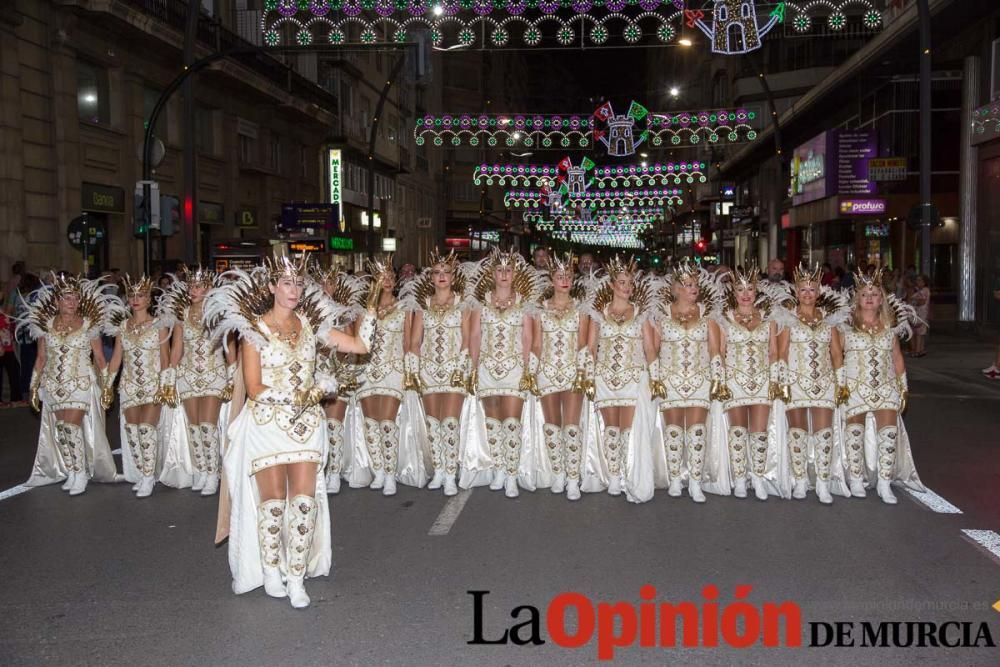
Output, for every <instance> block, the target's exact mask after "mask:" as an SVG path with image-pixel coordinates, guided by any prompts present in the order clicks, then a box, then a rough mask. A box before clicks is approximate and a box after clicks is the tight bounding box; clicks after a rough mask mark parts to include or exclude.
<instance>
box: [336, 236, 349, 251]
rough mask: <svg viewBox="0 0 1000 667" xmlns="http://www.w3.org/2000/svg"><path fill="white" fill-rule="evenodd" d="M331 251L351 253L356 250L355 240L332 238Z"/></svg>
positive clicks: (339, 237)
mask: <svg viewBox="0 0 1000 667" xmlns="http://www.w3.org/2000/svg"><path fill="white" fill-rule="evenodd" d="M330 250H339V251H343V252H350V251H352V250H354V239H352V238H350V237H349V236H347V237H345V236H333V237H331V238H330Z"/></svg>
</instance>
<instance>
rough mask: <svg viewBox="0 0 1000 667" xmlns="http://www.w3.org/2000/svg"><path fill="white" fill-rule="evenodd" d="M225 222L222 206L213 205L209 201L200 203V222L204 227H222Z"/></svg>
mask: <svg viewBox="0 0 1000 667" xmlns="http://www.w3.org/2000/svg"><path fill="white" fill-rule="evenodd" d="M225 220H226V218H225V216H224V215H223V209H222V204H213V203H212V202H207V201H200V202H198V222H200V223H201V224H203V225H221V224H223V223H224V222H225Z"/></svg>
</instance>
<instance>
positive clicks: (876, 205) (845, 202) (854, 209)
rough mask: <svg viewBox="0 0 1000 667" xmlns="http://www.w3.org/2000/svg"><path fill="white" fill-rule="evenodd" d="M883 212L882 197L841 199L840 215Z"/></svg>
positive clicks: (879, 213) (878, 213) (877, 213)
mask: <svg viewBox="0 0 1000 667" xmlns="http://www.w3.org/2000/svg"><path fill="white" fill-rule="evenodd" d="M883 213H885V200H884V199H841V200H840V214H841V215H882V214H883Z"/></svg>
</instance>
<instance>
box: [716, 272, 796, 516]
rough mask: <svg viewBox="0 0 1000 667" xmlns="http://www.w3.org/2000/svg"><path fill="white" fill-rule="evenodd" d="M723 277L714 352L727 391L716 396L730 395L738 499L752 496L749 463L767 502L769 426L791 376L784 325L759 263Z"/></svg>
mask: <svg viewBox="0 0 1000 667" xmlns="http://www.w3.org/2000/svg"><path fill="white" fill-rule="evenodd" d="M720 278H724V282H723V284H722V286H721V287H720V289H719V291H720V292H721V293H722V295H723V305H722V312H721V314H720V317H719V320H718V321H719V329H720V332H721V334H722V335H721V337H720V338H719V345H720V346H721V347H720V349H718V350H712V351H711V352H712V355H713V357H714V356H715V354H720V355H721V357H722V359H723V378H722V387H721V388H719V390H718V391H717V392H716V393H717V394H721V395H722V396H724V397H725V396H728V400H726V401H725V403H724V407H725V409H726V414H727V417H728V421H729V433H728V434H727V442H728V446H729V461H730V469H731V471H732V479H733V495H735V496H736V497H737V498H746V496H747V463H748V462H749V464H750V465H749V468H750V470H749V472H750V477H751V479H752V480H753V490H754V494H755V495H756V496H757V498H758V499H759V500H767V488H766V487H765V484H764V474H765V472H766V468H767V449H768V436H767V425H768V419H769V417H770V414H771V403H772V402H773V401H774V400H775V399H776V398H778V395H777V394H778V393H779V389H778V388H779V387H780V386H781V385H782V384H783V382H784V377H785V373H784V371H783V370H782V362H781V360H780V359H779V357H778V326H777V324H776V323H775V321H774V318H773V304H772V300H771V298H770V295H769V294H768V293H767V292H765V291H763V290H760V289H758V280H759V279H760V271H758V270H757V265H756V264H753V265H751V266H750V268H749V270H747V271H743V270H741V269H739V268H737V269H736V270H735V271H733V272H730V273H728V274H726V275H725V276H724V277H723V276H720Z"/></svg>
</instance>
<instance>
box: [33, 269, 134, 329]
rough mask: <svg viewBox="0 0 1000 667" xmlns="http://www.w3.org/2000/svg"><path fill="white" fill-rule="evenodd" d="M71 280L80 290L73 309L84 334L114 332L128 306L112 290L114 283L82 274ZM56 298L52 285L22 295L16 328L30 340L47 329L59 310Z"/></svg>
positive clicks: (123, 317)
mask: <svg viewBox="0 0 1000 667" xmlns="http://www.w3.org/2000/svg"><path fill="white" fill-rule="evenodd" d="M74 283H75V286H76V288H77V289H78V291H79V293H80V306H79V308H78V309H77V312H78V313H79V314H80V316H81V317H82V318H83V325H84V326H85V327H86V328H87V336H88V337H89V338H97V337H98V336H100V335H101V334H104V335H105V336H116V335H118V332H119V330H120V327H121V323H122V322H123V321H124V320H125V318H127V317H128V309H127V308H126V307H125V304H124V303H123V302H122V300H121V299H120V298H118V296H117V295H115V294H114V293H113V292H112V290H113V289H114V286H113V285H110V284H104V283H102V282H101V281H100V280H87V279H85V278H81V279H75V280H74ZM58 302H59V294H58V290H57V289H56V287H55V286H54V285H42V286H41V287H39V288H38V289H37V290H35V291H34V292H32V293H31V294H29V295H28V297H27V298H26V299H25V304H26V307H27V310H26V312H25V313H24V315H23V316H22V317H21V318H20V319H18V320H17V330H18V331H19V332H20V331H26V332H27V334H28V336H29V337H30V338H32V339H33V340H37V339H39V338H41V337H43V336H44V335H45V334H47V333H49V331H50V329H51V328H52V320H53V319H54V318H55V316H56V315H57V314H58V313H59V303H58Z"/></svg>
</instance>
